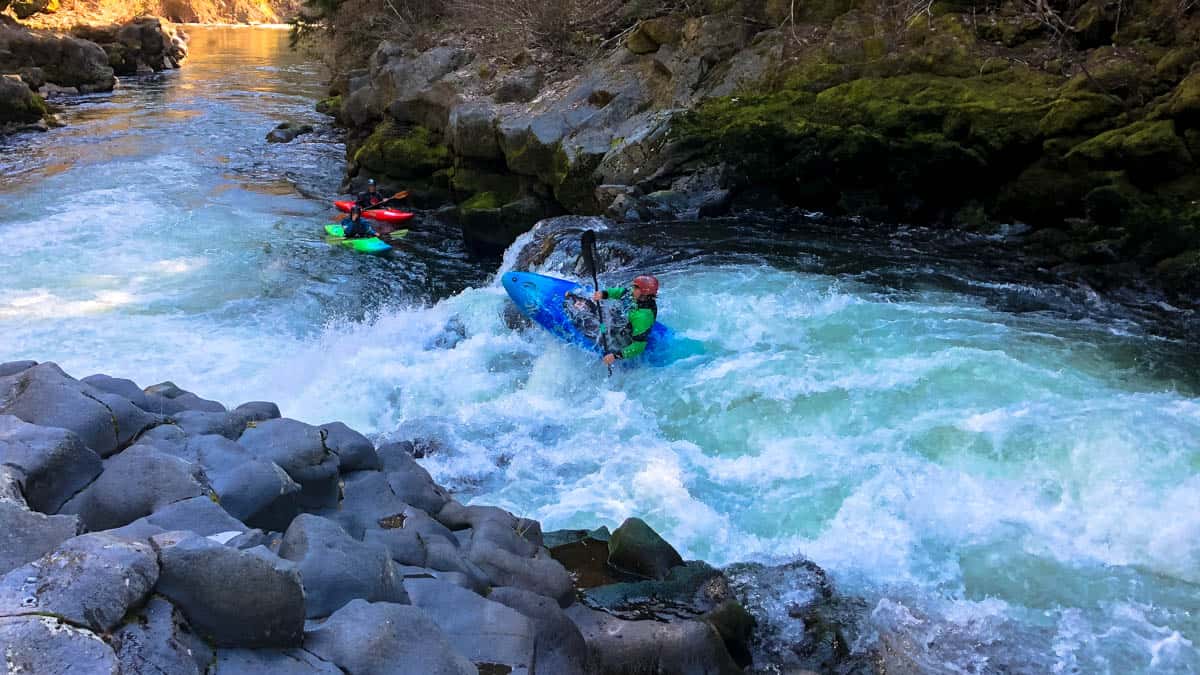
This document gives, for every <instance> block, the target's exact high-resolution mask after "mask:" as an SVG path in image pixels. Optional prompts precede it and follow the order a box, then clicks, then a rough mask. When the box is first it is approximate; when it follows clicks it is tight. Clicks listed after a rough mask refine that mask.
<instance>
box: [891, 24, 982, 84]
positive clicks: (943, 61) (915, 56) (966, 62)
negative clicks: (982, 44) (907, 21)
mask: <svg viewBox="0 0 1200 675" xmlns="http://www.w3.org/2000/svg"><path fill="white" fill-rule="evenodd" d="M907 39H908V44H907V45H906V46H905V48H904V49H903V50H901V52H900V54H901V57H902V63H903V67H904V72H910V73H913V72H918V73H932V74H935V75H949V76H954V77H969V76H971V75H975V74H977V73H978V72H979V60H978V57H977V56H976V55H975V33H974V32H973V31H972V30H970V29H969V28H967V26H966V24H965V23H964V22H963V19H962V17H961V16H960V15H957V14H949V15H946V16H940V17H938V18H936V19H934V20H933V21H932V22H930V21H928V20H927V19H926V18H925V17H923V16H921V17H918V18H916V19H914V20H913V23H912V25H911V26H910V28H909V32H908V35H907Z"/></svg>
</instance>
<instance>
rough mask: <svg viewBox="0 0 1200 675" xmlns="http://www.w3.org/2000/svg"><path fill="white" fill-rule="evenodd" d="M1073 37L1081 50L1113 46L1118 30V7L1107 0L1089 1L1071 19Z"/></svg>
mask: <svg viewBox="0 0 1200 675" xmlns="http://www.w3.org/2000/svg"><path fill="white" fill-rule="evenodd" d="M1071 24H1072V25H1073V26H1074V27H1075V30H1074V31H1073V32H1072V37H1073V38H1074V40H1075V44H1076V46H1078V47H1079V48H1080V49H1092V48H1095V47H1100V46H1103V45H1108V44H1112V42H1113V33H1115V32H1116V30H1117V7H1116V5H1111V4H1110V3H1109V2H1108V1H1107V0H1088V1H1087V2H1085V3H1083V4H1082V5H1080V7H1079V9H1077V10H1076V11H1075V15H1074V16H1073V17H1072V18H1071Z"/></svg>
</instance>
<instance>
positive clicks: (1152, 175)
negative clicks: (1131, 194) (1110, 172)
mask: <svg viewBox="0 0 1200 675" xmlns="http://www.w3.org/2000/svg"><path fill="white" fill-rule="evenodd" d="M1067 158H1068V160H1070V159H1076V158H1077V159H1082V160H1085V161H1086V162H1087V163H1088V164H1089V165H1090V166H1093V167H1097V168H1110V169H1122V170H1129V171H1130V172H1131V173H1132V174H1133V175H1136V176H1138V178H1139V180H1140V181H1141V182H1143V183H1150V184H1153V183H1156V182H1159V181H1161V180H1163V179H1165V178H1171V177H1174V176H1178V175H1181V174H1183V173H1184V172H1186V171H1187V170H1188V169H1189V168H1190V167H1191V166H1192V158H1191V154H1190V153H1189V152H1188V150H1187V147H1186V146H1185V145H1184V143H1183V139H1181V138H1180V137H1179V136H1178V135H1177V134H1176V133H1175V123H1174V122H1173V121H1171V120H1157V121H1149V120H1141V121H1138V122H1134V123H1133V124H1130V125H1127V126H1124V127H1121V128H1119V129H1113V130H1112V131H1107V132H1105V133H1103V134H1100V135H1099V136H1096V137H1094V138H1092V139H1090V140H1088V141H1086V142H1084V143H1081V144H1079V145H1077V146H1076V147H1075V149H1073V150H1072V151H1071V152H1070V153H1068V155H1067Z"/></svg>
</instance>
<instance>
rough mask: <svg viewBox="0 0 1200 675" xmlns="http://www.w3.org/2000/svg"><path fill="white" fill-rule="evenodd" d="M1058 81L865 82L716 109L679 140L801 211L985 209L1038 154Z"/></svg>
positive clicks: (1013, 75) (1004, 76)
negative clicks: (974, 204) (973, 203)
mask: <svg viewBox="0 0 1200 675" xmlns="http://www.w3.org/2000/svg"><path fill="white" fill-rule="evenodd" d="M1057 83H1058V82H1057V81H1056V80H1054V78H1050V77H1047V76H1043V75H1040V74H1037V73H1033V72H1031V71H1021V70H1014V71H1007V72H1005V73H1000V74H996V75H989V76H983V77H974V78H952V77H944V76H935V75H906V76H901V77H892V78H864V79H859V80H855V81H852V82H847V83H844V84H840V85H837V86H834V87H831V88H829V89H826V90H824V91H822V92H820V93H818V94H815V95H814V94H812V93H810V92H807V91H781V92H777V93H775V94H771V95H767V96H760V97H740V98H737V99H714V100H710V101H708V102H705V103H704V104H702V105H701V106H699V107H698V108H696V109H695V110H693V111H691V112H690V113H688V114H686V115H683V116H682V117H681V119H680V120H679V122H678V123H677V124H676V125H675V127H674V133H675V138H676V140H678V141H679V142H680V144H681V145H682V146H683V147H688V148H692V149H694V151H695V152H697V153H700V154H701V155H707V156H709V157H710V158H711V159H712V161H724V162H729V163H732V164H735V165H737V167H738V168H739V170H741V171H743V172H744V173H745V174H746V175H747V177H748V178H749V179H750V180H751V181H752V182H755V183H760V184H765V185H772V186H775V188H776V189H777V190H778V191H779V192H780V193H782V194H788V195H790V196H791V197H792V198H793V199H795V200H796V203H798V204H803V205H808V206H812V207H814V208H827V207H831V208H834V209H841V210H844V211H855V212H859V213H864V214H866V213H871V214H875V215H878V214H879V212H880V208H881V207H882V208H884V209H886V210H888V211H890V212H891V213H892V214H893V215H894V216H899V217H922V216H924V217H928V216H931V215H933V214H934V213H936V212H937V211H938V210H940V209H943V208H950V209H957V208H960V207H961V206H962V205H963V204H965V203H966V202H968V201H970V200H972V199H975V200H978V201H981V202H987V201H990V195H991V194H994V191H995V190H996V186H997V185H1000V184H1003V183H1006V182H1008V181H1011V180H1012V179H1013V178H1014V177H1016V176H1017V175H1018V174H1019V173H1020V171H1021V170H1022V169H1024V168H1025V167H1026V166H1028V165H1029V164H1030V163H1032V162H1033V161H1034V160H1035V159H1036V158H1037V157H1038V156H1040V154H1041V146H1042V135H1041V131H1040V129H1039V123H1040V121H1041V120H1042V118H1044V117H1045V116H1046V113H1047V112H1048V111H1049V109H1050V105H1051V103H1052V102H1053V101H1054V100H1055V99H1056V91H1055V90H1056V85H1057Z"/></svg>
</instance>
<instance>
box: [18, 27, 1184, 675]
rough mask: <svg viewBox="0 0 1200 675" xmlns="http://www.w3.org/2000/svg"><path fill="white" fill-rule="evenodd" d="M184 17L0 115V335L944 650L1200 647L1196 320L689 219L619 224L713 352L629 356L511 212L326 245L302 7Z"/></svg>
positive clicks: (918, 657)
mask: <svg viewBox="0 0 1200 675" xmlns="http://www.w3.org/2000/svg"><path fill="white" fill-rule="evenodd" d="M192 32H193V45H192V57H191V60H190V61H189V62H188V63H187V65H186V66H185V68H184V69H183V70H182V71H179V72H177V73H170V74H166V75H160V76H156V77H152V78H149V79H147V80H142V81H137V82H129V83H127V86H126V87H124V88H122V89H119V90H118V91H117V92H115V93H113V94H109V95H97V96H92V97H86V98H85V99H84V100H83V101H76V102H72V103H71V104H70V105H69V107H68V109H67V111H66V112H65V113H64V114H63V118H64V120H65V121H66V122H67V123H68V126H67V127H66V128H64V129H62V130H58V131H54V132H51V133H49V134H42V135H33V136H22V137H17V138H12V139H8V140H6V141H2V142H0V143H2V144H0V175H3V176H4V180H3V182H2V183H0V233H3V235H4V237H5V242H6V244H5V247H4V249H3V250H0V332H2V333H3V335H4V340H3V341H0V361H3V360H11V359H18V358H35V359H39V360H54V361H57V362H58V363H60V364H61V365H62V366H63V367H64V368H65V369H66V370H67V371H68V372H70V373H72V374H73V375H75V376H77V377H82V376H85V375H87V374H90V373H92V372H106V373H109V374H112V375H115V376H121V377H129V378H132V379H134V380H136V381H137V382H138V383H139V384H142V385H143V386H146V385H149V384H153V383H155V382H159V381H161V380H166V379H170V380H173V381H175V382H176V383H178V384H179V385H180V386H183V387H185V388H187V389H191V390H194V391H197V392H198V393H200V394H201V395H204V396H206V397H212V398H218V399H220V400H223V401H225V402H227V403H229V404H236V403H238V402H241V401H244V400H252V399H267V400H274V401H277V402H278V403H279V404H280V406H281V408H282V409H283V411H284V413H285V414H286V415H288V416H291V417H296V418H299V419H302V420H305V421H308V422H312V423H321V422H325V421H329V420H334V419H341V420H345V421H346V422H347V423H348V424H350V425H351V426H354V427H357V428H360V429H363V430H365V431H370V432H372V433H375V434H379V435H381V436H384V437H395V438H401V437H403V438H408V437H421V438H425V439H431V440H432V441H433V446H434V448H435V450H434V452H433V453H432V454H431V456H430V457H429V458H428V459H427V460H425V462H426V466H428V467H429V468H430V470H431V471H432V472H433V473H434V475H435V477H436V478H437V479H438V480H439V481H442V482H444V483H445V484H447V485H449V486H451V487H453V488H455V489H456V490H459V491H460V492H461V494H462V498H463V499H475V500H478V501H481V502H484V503H493V504H498V505H501V506H504V507H506V508H509V509H511V510H512V511H514V512H516V513H518V514H521V515H526V516H531V517H535V518H538V519H540V520H542V522H543V525H544V527H545V528H546V529H555V528H561V527H594V526H596V525H598V524H607V525H609V526H610V527H612V526H615V525H616V524H618V523H620V521H621V520H622V519H624V518H625V517H627V516H629V515H640V516H642V517H644V518H646V519H647V520H648V521H649V522H650V523H651V524H652V525H653V526H654V527H655V528H657V529H659V530H660V531H661V532H663V534H664V535H665V536H666V537H667V538H668V539H669V540H670V541H671V542H673V543H674V544H675V545H676V546H678V547H679V548H680V550H681V552H683V553H684V554H685V556H691V557H703V558H705V559H707V560H710V561H712V562H714V563H718V564H727V563H733V562H737V561H746V560H752V561H761V562H766V563H783V562H787V561H790V560H793V559H795V558H796V557H797V556H807V557H808V558H811V559H812V560H814V561H816V562H817V563H818V564H820V565H821V566H822V567H824V568H826V569H827V570H829V571H830V573H831V574H832V576H833V579H834V581H835V583H836V584H837V586H838V588H839V589H841V590H842V591H845V592H848V593H852V594H857V595H861V596H862V597H864V598H865V599H866V607H867V610H866V615H865V617H864V625H865V626H866V627H867V630H865V631H863V633H862V634H861V635H859V637H858V641H857V642H856V643H855V644H854V645H853V646H854V648H855V649H859V650H866V649H870V648H871V647H872V646H873V645H874V644H876V640H877V639H884V640H890V639H893V638H895V636H900V639H902V640H903V641H904V643H905V644H907V645H908V649H909V650H911V652H912V654H911V658H912V660H913V661H914V662H916V663H918V664H920V666H921V668H922V669H924V670H931V671H944V672H1037V673H1046V672H1089V673H1090V672H1109V673H1139V672H1163V673H1184V672H1196V671H1197V670H1200V651H1198V648H1197V643H1198V641H1200V614H1198V611H1200V497H1198V496H1197V495H1198V494H1200V398H1198V397H1197V389H1196V381H1195V379H1194V365H1195V363H1194V359H1193V355H1192V354H1191V353H1190V352H1189V351H1188V348H1187V347H1186V346H1183V345H1179V344H1176V343H1174V342H1171V341H1169V340H1163V339H1158V338H1154V337H1152V336H1150V335H1148V334H1146V332H1145V331H1144V330H1142V329H1141V328H1139V326H1138V325H1137V323H1136V322H1134V321H1131V320H1127V319H1122V318H1120V316H1119V314H1118V315H1117V316H1116V317H1115V318H1114V315H1113V313H1111V312H1109V313H1104V312H1100V313H1099V314H1101V315H1102V316H1100V317H1099V318H1097V312H1095V311H1093V310H1095V309H1096V307H1095V306H1093V305H1090V304H1089V303H1088V302H1080V301H1078V300H1076V299H1073V298H1066V299H1059V301H1056V302H1058V304H1057V305H1054V306H1055V307H1058V308H1061V307H1067V308H1069V309H1071V310H1072V311H1060V310H1058V309H1056V310H1055V311H1050V310H1049V309H1046V308H1045V307H1041V308H1038V307H1035V308H1034V310H1033V311H1029V310H1028V309H1027V308H1023V309H1021V311H1009V310H1010V307H1011V305H1012V303H1010V302H1005V301H1001V300H1000V299H1002V298H1006V297H1009V296H1011V294H1012V293H1014V292H1015V293H1027V294H1029V295H1031V296H1037V295H1038V293H1039V291H1037V289H1021V288H1016V290H1014V289H1013V287H1012V285H1011V283H1010V282H1009V281H1002V282H992V281H989V280H988V279H986V278H984V276H983V275H984V272H978V274H979V275H980V276H979V277H978V278H970V279H968V282H967V283H946V279H947V278H948V277H949V276H953V275H961V274H962V270H961V268H957V267H955V268H953V269H952V270H951V267H952V266H950V265H949V264H948V263H945V262H944V261H942V260H939V259H937V258H930V259H928V260H927V261H925V262H924V263H923V264H922V265H921V266H914V265H912V264H910V261H908V259H904V261H902V262H896V261H895V260H889V258H888V257H887V253H886V250H884V252H883V253H880V252H878V251H874V252H872V253H871V256H867V255H866V252H865V251H859V250H858V249H857V248H853V247H850V246H848V245H846V244H840V245H839V244H838V243H837V242H832V243H831V242H830V241H828V240H821V241H814V242H813V243H812V244H811V245H800V246H796V247H795V248H794V250H792V249H789V250H779V249H778V247H776V246H775V245H774V244H773V243H772V242H771V241H770V235H769V230H767V229H760V230H756V231H755V232H756V233H757V234H754V236H743V237H741V242H742V245H741V248H740V249H739V250H738V251H736V252H734V253H730V252H729V250H728V249H729V246H728V242H714V241H711V240H707V239H704V238H703V237H702V236H701V235H698V234H693V235H691V236H693V239H690V240H687V239H686V236H689V235H687V232H689V230H687V229H686V228H683V229H677V230H673V231H677V232H679V234H680V236H679V237H678V238H677V240H676V241H678V242H683V243H678V244H677V245H671V246H669V245H667V244H664V243H663V239H662V238H659V239H654V238H653V237H650V238H649V239H646V240H645V241H641V242H640V243H638V244H637V245H633V244H631V245H630V249H629V251H630V257H631V258H632V259H634V260H638V261H640V262H638V263H637V265H639V266H641V267H646V268H650V269H653V270H654V271H656V272H659V276H660V278H661V279H662V281H663V288H664V290H663V294H662V298H661V303H660V306H661V317H662V319H663V320H664V321H665V322H667V323H669V324H670V325H671V326H672V327H674V328H675V329H676V330H678V331H681V332H682V333H683V334H684V335H686V336H687V337H691V338H694V339H697V340H701V341H703V342H704V343H705V345H706V353H705V354H704V355H702V356H698V357H694V358H691V359H688V360H686V361H684V362H682V363H679V364H676V365H674V366H672V367H670V368H663V369H627V370H621V369H618V371H617V373H616V374H615V375H614V376H613V377H612V378H609V377H607V375H606V373H605V370H604V368H603V367H602V366H601V365H600V364H599V363H598V362H597V361H596V360H595V359H594V358H591V357H589V356H588V355H587V354H584V353H582V352H580V351H577V350H574V349H572V348H570V347H567V346H565V345H562V344H559V343H557V342H555V341H554V340H553V339H551V338H550V337H549V336H548V335H545V334H543V333H541V332H539V331H537V330H532V329H530V330H519V329H513V328H511V327H510V326H509V324H508V322H507V321H506V318H505V306H506V303H507V300H506V296H505V294H504V292H503V290H502V289H501V288H500V287H499V285H498V284H496V283H495V274H496V273H497V269H498V268H500V269H504V268H507V267H510V266H512V265H513V262H512V261H513V260H515V258H516V255H515V254H516V253H517V252H518V250H519V249H520V248H521V246H522V244H523V243H524V242H519V243H518V245H517V246H516V248H514V249H513V250H512V251H510V255H509V257H508V258H507V259H506V261H505V262H503V263H497V262H496V261H486V260H485V261H479V260H471V259H469V258H467V257H466V256H465V254H464V253H463V252H462V251H461V250H460V248H459V246H458V244H457V239H456V236H455V235H456V233H455V232H454V230H453V229H447V228H438V227H436V226H427V227H425V228H424V229H422V228H421V227H419V226H414V228H413V232H412V234H410V235H409V238H408V239H406V240H405V242H404V243H403V244H402V245H401V247H400V250H398V251H397V253H396V254H395V255H393V256H392V257H390V258H375V257H370V256H362V255H356V254H354V253H353V252H350V251H346V250H342V249H339V248H335V247H330V246H329V245H327V244H326V243H325V242H324V241H323V240H322V238H323V232H322V230H321V225H322V224H323V223H324V222H325V221H326V218H327V216H328V215H330V213H331V212H330V210H329V209H328V208H327V207H326V204H325V201H324V199H323V198H315V197H313V196H305V195H330V194H332V193H334V192H335V191H336V189H337V182H338V179H339V177H340V170H341V161H342V152H343V148H342V146H341V145H340V144H339V143H338V142H337V140H336V138H335V137H334V136H332V135H330V134H327V133H323V132H318V133H317V134H315V135H313V136H306V137H301V139H300V140H299V141H297V142H295V143H293V144H289V145H286V146H280V145H270V146H269V145H267V144H265V143H264V141H263V136H264V135H265V134H266V132H267V131H268V130H269V129H270V128H271V127H272V126H274V124H275V123H277V122H278V121H279V120H281V119H287V118H291V119H299V120H303V121H309V122H318V123H319V122H320V121H321V118H320V117H319V116H317V115H315V113H312V112H310V111H311V105H312V102H313V100H314V99H315V98H316V97H317V96H319V95H320V93H322V92H321V86H320V80H321V77H322V76H323V75H322V73H321V72H320V70H319V68H317V67H316V66H315V65H313V64H312V63H310V62H308V61H306V60H305V59H303V58H301V57H299V56H296V55H293V54H290V53H288V52H286V51H285V50H284V43H285V40H286V35H285V34H283V33H280V32H272V31H267V30H245V29H242V30H232V29H193V31H192ZM47 205H54V207H53V208H47ZM655 227H658V226H652V227H651V228H648V229H646V230H638V231H633V232H632V234H635V235H637V236H641V235H640V234H638V233H639V232H640V233H643V234H644V232H646V231H649V230H653V229H654V228H655ZM675 227H676V228H679V226H675ZM630 235H631V231H625V230H622V231H618V232H612V233H602V234H601V238H602V239H607V240H608V241H609V242H612V241H614V240H617V239H621V240H622V241H625V240H626V239H628V238H629V236H630ZM797 236H799V235H797ZM756 237H757V239H756ZM647 242H649V243H647ZM839 246H840V248H839ZM885 248H886V247H885ZM860 258H862V259H867V260H868V262H864V263H859V264H857V265H853V264H848V263H847V262H846V261H847V260H854V259H860ZM570 263H571V261H570V260H568V255H567V254H566V253H565V252H564V253H556V254H554V255H552V256H551V258H550V260H549V261H548V262H547V263H544V264H542V265H539V266H535V270H537V271H543V272H546V273H554V274H561V273H563V271H564V269H565V268H569V267H570ZM985 268H986V265H981V266H978V267H977V268H976V269H977V270H979V269H985ZM881 269H884V270H885V271H884V272H880V270H881ZM947 270H951V271H952V272H953V275H951V273H950V272H949V271H947ZM632 273H633V269H632V268H631V267H626V268H624V269H621V270H617V271H614V272H611V273H609V274H608V275H607V278H606V281H608V282H611V283H617V282H619V281H621V280H622V279H623V278H624V277H627V276H631V275H632ZM1048 292H1049V293H1050V294H1051V295H1053V293H1054V291H1053V290H1051V291H1048ZM1043 304H1045V303H1043ZM1050 304H1054V303H1050ZM1089 317H1090V318H1089ZM448 327H449V329H448ZM774 618H775V619H777V620H780V621H786V620H787V619H786V617H782V616H779V617H774ZM889 636H890V637H889Z"/></svg>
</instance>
